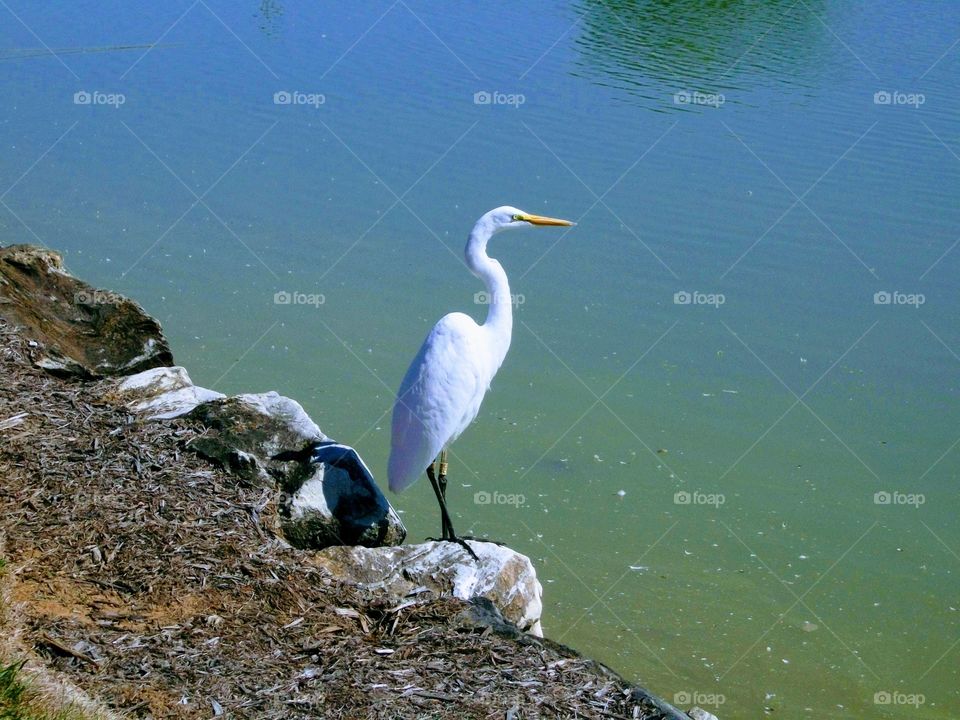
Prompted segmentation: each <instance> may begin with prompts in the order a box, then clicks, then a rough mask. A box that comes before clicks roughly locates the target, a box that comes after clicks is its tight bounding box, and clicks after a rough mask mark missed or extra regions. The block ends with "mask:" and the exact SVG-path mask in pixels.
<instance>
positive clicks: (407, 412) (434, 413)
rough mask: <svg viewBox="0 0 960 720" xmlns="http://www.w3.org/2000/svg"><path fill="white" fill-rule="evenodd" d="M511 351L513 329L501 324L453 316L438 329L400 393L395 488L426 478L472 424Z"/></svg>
mask: <svg viewBox="0 0 960 720" xmlns="http://www.w3.org/2000/svg"><path fill="white" fill-rule="evenodd" d="M507 303H508V304H509V300H507ZM508 312H509V310H508ZM508 322H509V320H508ZM504 330H506V332H504ZM509 347H510V329H509V327H507V328H504V327H503V326H502V323H485V324H484V325H478V324H477V323H476V322H475V321H474V320H473V318H471V317H470V316H468V315H465V314H463V313H450V314H449V315H446V316H444V317H443V318H442V319H441V320H440V322H438V323H437V324H436V325H435V326H434V328H433V330H432V331H431V332H430V334H429V335H428V336H427V339H426V340H425V341H424V343H423V345H422V346H421V348H420V352H418V353H417V356H416V357H415V358H414V360H413V363H411V365H410V369H409V370H407V374H406V375H405V376H404V378H403V382H402V383H401V385H400V391H399V392H398V393H397V403H396V405H395V406H394V409H393V426H392V442H391V450H390V460H389V464H388V468H387V477H388V478H389V482H390V489H391V490H393V491H394V492H400V491H401V490H403V489H404V488H406V487H407V486H408V485H410V484H411V483H413V482H414V481H415V480H416V479H417V478H419V477H420V476H421V475H423V474H424V471H425V470H426V468H427V466H428V465H429V464H430V463H432V462H433V461H434V459H435V458H436V457H437V455H438V454H439V453H440V451H441V450H442V449H443V448H444V447H445V446H446V445H448V444H450V443H452V442H453V441H454V440H456V439H457V437H459V435H460V433H462V432H463V431H464V430H465V429H466V428H467V426H468V425H470V423H471V422H473V420H474V419H475V418H476V417H477V413H479V412H480V405H481V403H482V402H483V397H484V395H485V394H486V392H487V390H488V389H489V388H490V382H491V381H492V380H493V376H494V375H496V373H497V370H499V369H500V365H501V364H502V363H503V360H504V357H506V354H507V350H508V349H509Z"/></svg>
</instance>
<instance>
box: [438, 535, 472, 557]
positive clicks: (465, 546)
mask: <svg viewBox="0 0 960 720" xmlns="http://www.w3.org/2000/svg"><path fill="white" fill-rule="evenodd" d="M471 539H472V538H471ZM427 540H430V541H431V542H452V543H456V544H457V545H459V546H460V547H462V548H463V549H464V550H466V551H467V553H468V554H469V555H470V557H472V558H473V559H474V560H476V561H477V562H480V558H479V557H478V556H477V554H476V553H475V552H474V551H473V548H472V547H470V545H468V544H467V539H466V538H463V537H458V536H456V535H454V536H453V537H447V538H435V537H428V538H427Z"/></svg>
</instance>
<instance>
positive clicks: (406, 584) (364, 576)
mask: <svg viewBox="0 0 960 720" xmlns="http://www.w3.org/2000/svg"><path fill="white" fill-rule="evenodd" d="M468 542H470V541H468ZM470 547H472V548H473V551H474V552H475V553H476V554H477V556H478V557H479V558H480V560H479V562H477V561H476V560H474V559H473V558H471V557H470V556H469V555H467V553H466V551H465V550H464V549H463V548H461V547H460V546H459V545H457V544H456V543H450V542H426V543H421V544H419V545H403V546H401V547H387V548H364V547H330V548H327V549H326V550H323V551H322V552H320V553H317V558H318V560H319V562H320V563H321V564H322V565H324V566H325V567H326V568H327V569H329V570H330V571H331V572H332V573H333V574H334V575H337V576H338V577H345V578H349V579H351V580H354V581H356V582H357V583H358V584H360V585H361V586H363V587H365V588H367V589H369V590H373V591H379V592H383V593H386V594H387V595H390V596H392V597H393V598H395V599H396V600H398V601H400V600H402V599H403V598H406V597H408V596H409V595H411V594H419V593H422V592H424V591H428V592H430V593H432V594H433V595H436V596H441V595H452V596H453V597H457V598H460V599H462V600H471V599H472V598H475V597H477V596H480V597H485V598H487V599H488V600H490V601H491V602H492V603H493V604H494V605H495V606H496V607H497V609H498V610H500V612H501V613H502V614H503V617H504V618H505V619H506V620H507V621H509V622H511V623H513V624H514V625H516V626H517V627H519V628H520V629H521V630H524V631H526V632H529V633H531V634H533V635H536V636H538V637H540V636H542V635H543V631H542V629H541V626H540V615H541V613H542V612H543V601H542V597H543V587H542V586H541V585H540V583H539V581H538V580H537V573H536V570H534V568H533V564H532V563H531V562H530V558H528V557H527V556H526V555H521V554H520V553H518V552H516V551H515V550H511V549H510V548H508V547H503V546H501V545H495V544H493V543H485V542H470Z"/></svg>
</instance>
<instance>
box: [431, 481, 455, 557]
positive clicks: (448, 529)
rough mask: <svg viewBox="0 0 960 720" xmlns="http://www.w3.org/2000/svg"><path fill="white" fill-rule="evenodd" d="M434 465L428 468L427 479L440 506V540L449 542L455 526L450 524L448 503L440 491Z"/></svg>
mask: <svg viewBox="0 0 960 720" xmlns="http://www.w3.org/2000/svg"><path fill="white" fill-rule="evenodd" d="M434 464H435V463H430V465H429V466H428V467H427V477H428V478H429V479H430V485H431V487H433V494H434V495H436V496H437V504H438V505H440V539H441V540H449V539H450V536H451V535H453V524H452V523H451V522H450V513H449V512H447V501H446V498H445V497H444V492H443V490H441V489H440V484H439V482H438V481H437V476H436V475H435V474H434V469H433V466H434Z"/></svg>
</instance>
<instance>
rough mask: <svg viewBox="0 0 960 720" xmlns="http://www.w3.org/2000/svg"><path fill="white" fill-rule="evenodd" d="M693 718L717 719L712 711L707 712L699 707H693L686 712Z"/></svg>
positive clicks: (701, 719)
mask: <svg viewBox="0 0 960 720" xmlns="http://www.w3.org/2000/svg"><path fill="white" fill-rule="evenodd" d="M687 715H689V716H690V717H692V718H693V720H719V719H718V718H717V716H716V715H714V714H713V713H708V712H707V711H706V710H704V709H703V708H701V707H694V708H692V709H691V710H690V712H688V713H687Z"/></svg>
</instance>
